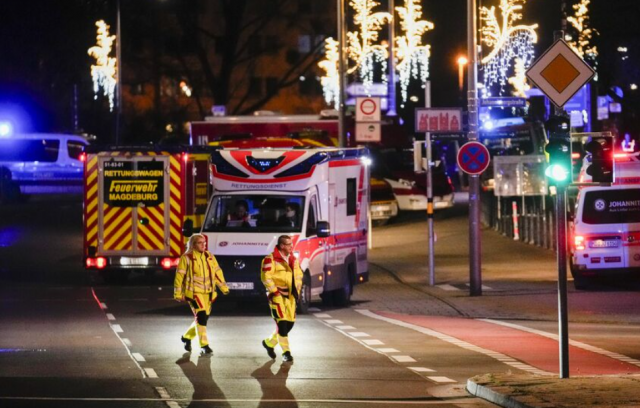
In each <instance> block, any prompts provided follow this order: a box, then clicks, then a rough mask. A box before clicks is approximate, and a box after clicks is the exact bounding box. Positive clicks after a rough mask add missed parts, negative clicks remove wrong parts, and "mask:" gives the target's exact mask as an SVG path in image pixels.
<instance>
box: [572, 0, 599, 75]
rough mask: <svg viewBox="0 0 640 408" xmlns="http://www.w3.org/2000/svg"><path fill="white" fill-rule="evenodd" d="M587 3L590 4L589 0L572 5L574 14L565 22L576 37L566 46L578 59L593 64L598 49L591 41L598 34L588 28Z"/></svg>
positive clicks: (582, 0)
mask: <svg viewBox="0 0 640 408" xmlns="http://www.w3.org/2000/svg"><path fill="white" fill-rule="evenodd" d="M589 3H591V0H581V1H580V3H579V4H574V5H573V9H574V10H575V14H574V15H573V16H569V17H567V21H568V22H569V23H570V24H571V26H572V27H573V28H574V29H575V30H576V32H577V34H578V35H577V38H576V39H575V40H570V41H568V44H569V45H570V46H571V48H573V49H574V50H575V51H576V52H577V53H578V55H580V57H582V58H583V59H585V60H590V61H591V62H592V63H595V60H596V57H597V56H598V49H597V47H596V46H595V45H592V44H591V40H592V39H593V36H594V35H596V34H598V32H597V31H596V30H594V29H592V28H591V27H589V15H588V13H589Z"/></svg>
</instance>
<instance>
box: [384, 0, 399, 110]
mask: <svg viewBox="0 0 640 408" xmlns="http://www.w3.org/2000/svg"><path fill="white" fill-rule="evenodd" d="M394 9H395V4H394V0H389V14H391V23H390V24H389V82H388V83H387V88H388V98H387V116H396V115H397V114H398V113H397V111H396V59H395V56H394V49H393V45H394V43H395V41H396V36H395V32H394V31H395V27H396V24H395V22H396V19H395V10H394Z"/></svg>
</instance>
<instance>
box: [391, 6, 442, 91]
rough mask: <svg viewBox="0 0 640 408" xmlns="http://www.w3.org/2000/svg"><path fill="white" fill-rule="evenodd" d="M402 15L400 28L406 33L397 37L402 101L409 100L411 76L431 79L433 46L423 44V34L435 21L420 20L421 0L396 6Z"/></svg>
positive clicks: (422, 79)
mask: <svg viewBox="0 0 640 408" xmlns="http://www.w3.org/2000/svg"><path fill="white" fill-rule="evenodd" d="M396 11H397V12H398V16H399V17H400V28H401V30H402V31H403V33H404V35H401V36H398V37H396V48H395V57H396V58H397V61H398V62H397V64H396V70H397V71H398V77H399V79H400V92H401V95H402V101H403V102H406V101H407V92H408V88H409V81H410V80H411V78H413V79H420V82H421V83H422V84H423V86H424V84H425V83H426V82H427V79H429V57H430V56H431V46H430V45H428V44H422V35H423V34H424V33H426V32H427V31H429V30H433V27H434V25H433V23H432V22H430V21H426V20H420V18H421V17H422V6H420V4H419V0H405V7H396Z"/></svg>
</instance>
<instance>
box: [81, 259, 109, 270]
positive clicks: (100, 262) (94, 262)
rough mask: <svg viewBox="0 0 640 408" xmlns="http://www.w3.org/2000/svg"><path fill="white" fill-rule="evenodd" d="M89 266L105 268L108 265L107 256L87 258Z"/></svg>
mask: <svg viewBox="0 0 640 408" xmlns="http://www.w3.org/2000/svg"><path fill="white" fill-rule="evenodd" d="M85 262H86V266H87V268H97V269H104V268H105V267H106V266H107V258H105V257H102V256H99V257H97V258H87V260H86V261H85Z"/></svg>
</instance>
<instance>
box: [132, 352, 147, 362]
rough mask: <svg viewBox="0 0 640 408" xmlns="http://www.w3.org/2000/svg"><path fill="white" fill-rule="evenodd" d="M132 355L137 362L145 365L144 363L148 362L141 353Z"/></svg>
mask: <svg viewBox="0 0 640 408" xmlns="http://www.w3.org/2000/svg"><path fill="white" fill-rule="evenodd" d="M131 355H132V356H133V358H135V359H136V361H138V362H141V363H143V362H145V361H147V360H145V359H144V356H143V355H142V354H140V353H131Z"/></svg>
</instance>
